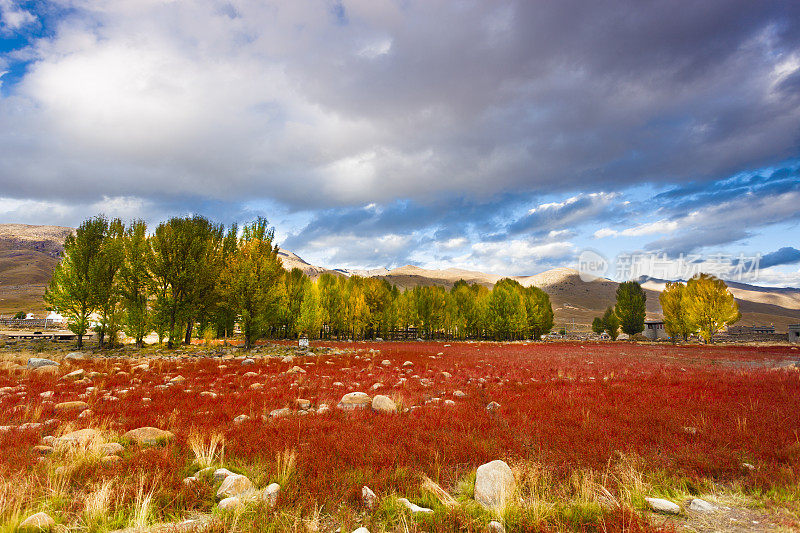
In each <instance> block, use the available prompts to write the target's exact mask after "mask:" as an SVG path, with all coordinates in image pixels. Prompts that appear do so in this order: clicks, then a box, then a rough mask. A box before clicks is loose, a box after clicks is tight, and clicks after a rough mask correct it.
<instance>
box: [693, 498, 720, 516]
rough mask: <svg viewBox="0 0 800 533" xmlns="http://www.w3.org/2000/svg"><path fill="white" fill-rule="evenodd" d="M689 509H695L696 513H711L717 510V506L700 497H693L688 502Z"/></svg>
mask: <svg viewBox="0 0 800 533" xmlns="http://www.w3.org/2000/svg"><path fill="white" fill-rule="evenodd" d="M689 509H691V510H692V511H697V512H698V513H711V512H714V511H716V510H717V506H716V505H712V504H710V503H708V502H707V501H705V500H701V499H700V498H694V499H693V500H692V501H690V502H689Z"/></svg>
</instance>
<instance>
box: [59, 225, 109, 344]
mask: <svg viewBox="0 0 800 533" xmlns="http://www.w3.org/2000/svg"><path fill="white" fill-rule="evenodd" d="M107 227H108V221H107V220H106V219H105V217H103V216H97V217H94V218H91V219H89V220H86V221H84V222H83V223H81V225H80V226H79V227H78V229H77V230H76V232H75V234H74V235H69V236H68V237H67V239H66V240H65V242H64V257H63V259H62V260H61V262H60V263H59V264H58V266H57V267H56V268H55V271H54V272H53V277H52V278H51V280H50V285H49V286H48V288H47V290H46V291H45V294H44V300H45V302H47V303H48V304H49V305H50V307H52V308H53V309H56V310H58V312H60V313H61V314H62V315H64V316H65V317H66V318H67V324H68V327H69V329H70V330H71V331H72V332H73V333H75V335H77V336H78V348H82V347H83V336H84V335H86V332H87V331H88V329H89V317H90V315H91V314H92V313H93V312H94V311H95V309H96V307H97V298H96V294H95V291H94V283H95V275H96V272H97V258H98V255H99V254H100V249H101V246H102V243H103V238H104V237H105V232H106V229H107Z"/></svg>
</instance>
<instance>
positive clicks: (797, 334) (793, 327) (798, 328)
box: [788, 324, 800, 343]
mask: <svg viewBox="0 0 800 533" xmlns="http://www.w3.org/2000/svg"><path fill="white" fill-rule="evenodd" d="M788 337H789V342H794V343H800V324H790V325H789V335H788Z"/></svg>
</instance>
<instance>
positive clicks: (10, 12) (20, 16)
mask: <svg viewBox="0 0 800 533" xmlns="http://www.w3.org/2000/svg"><path fill="white" fill-rule="evenodd" d="M19 4H20V3H19V2H15V1H14V0H0V30H6V31H16V30H19V29H20V28H23V27H24V26H27V25H29V24H33V23H34V22H36V21H37V20H38V19H37V18H36V16H35V15H34V14H33V13H31V12H30V11H26V10H25V9H23V8H22V7H20V5H19Z"/></svg>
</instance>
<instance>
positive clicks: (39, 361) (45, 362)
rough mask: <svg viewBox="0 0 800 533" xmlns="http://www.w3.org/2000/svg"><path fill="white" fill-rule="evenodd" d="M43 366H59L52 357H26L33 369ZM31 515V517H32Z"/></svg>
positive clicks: (29, 366) (30, 367)
mask: <svg viewBox="0 0 800 533" xmlns="http://www.w3.org/2000/svg"><path fill="white" fill-rule="evenodd" d="M43 366H61V365H59V364H58V363H56V362H55V361H53V360H52V359H44V358H42V357H31V358H30V359H28V368H29V369H31V370H33V369H35V368H41V367H43ZM38 514H43V513H36V514H35V515H33V516H37V515H38ZM33 516H32V517H31V518H33Z"/></svg>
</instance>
